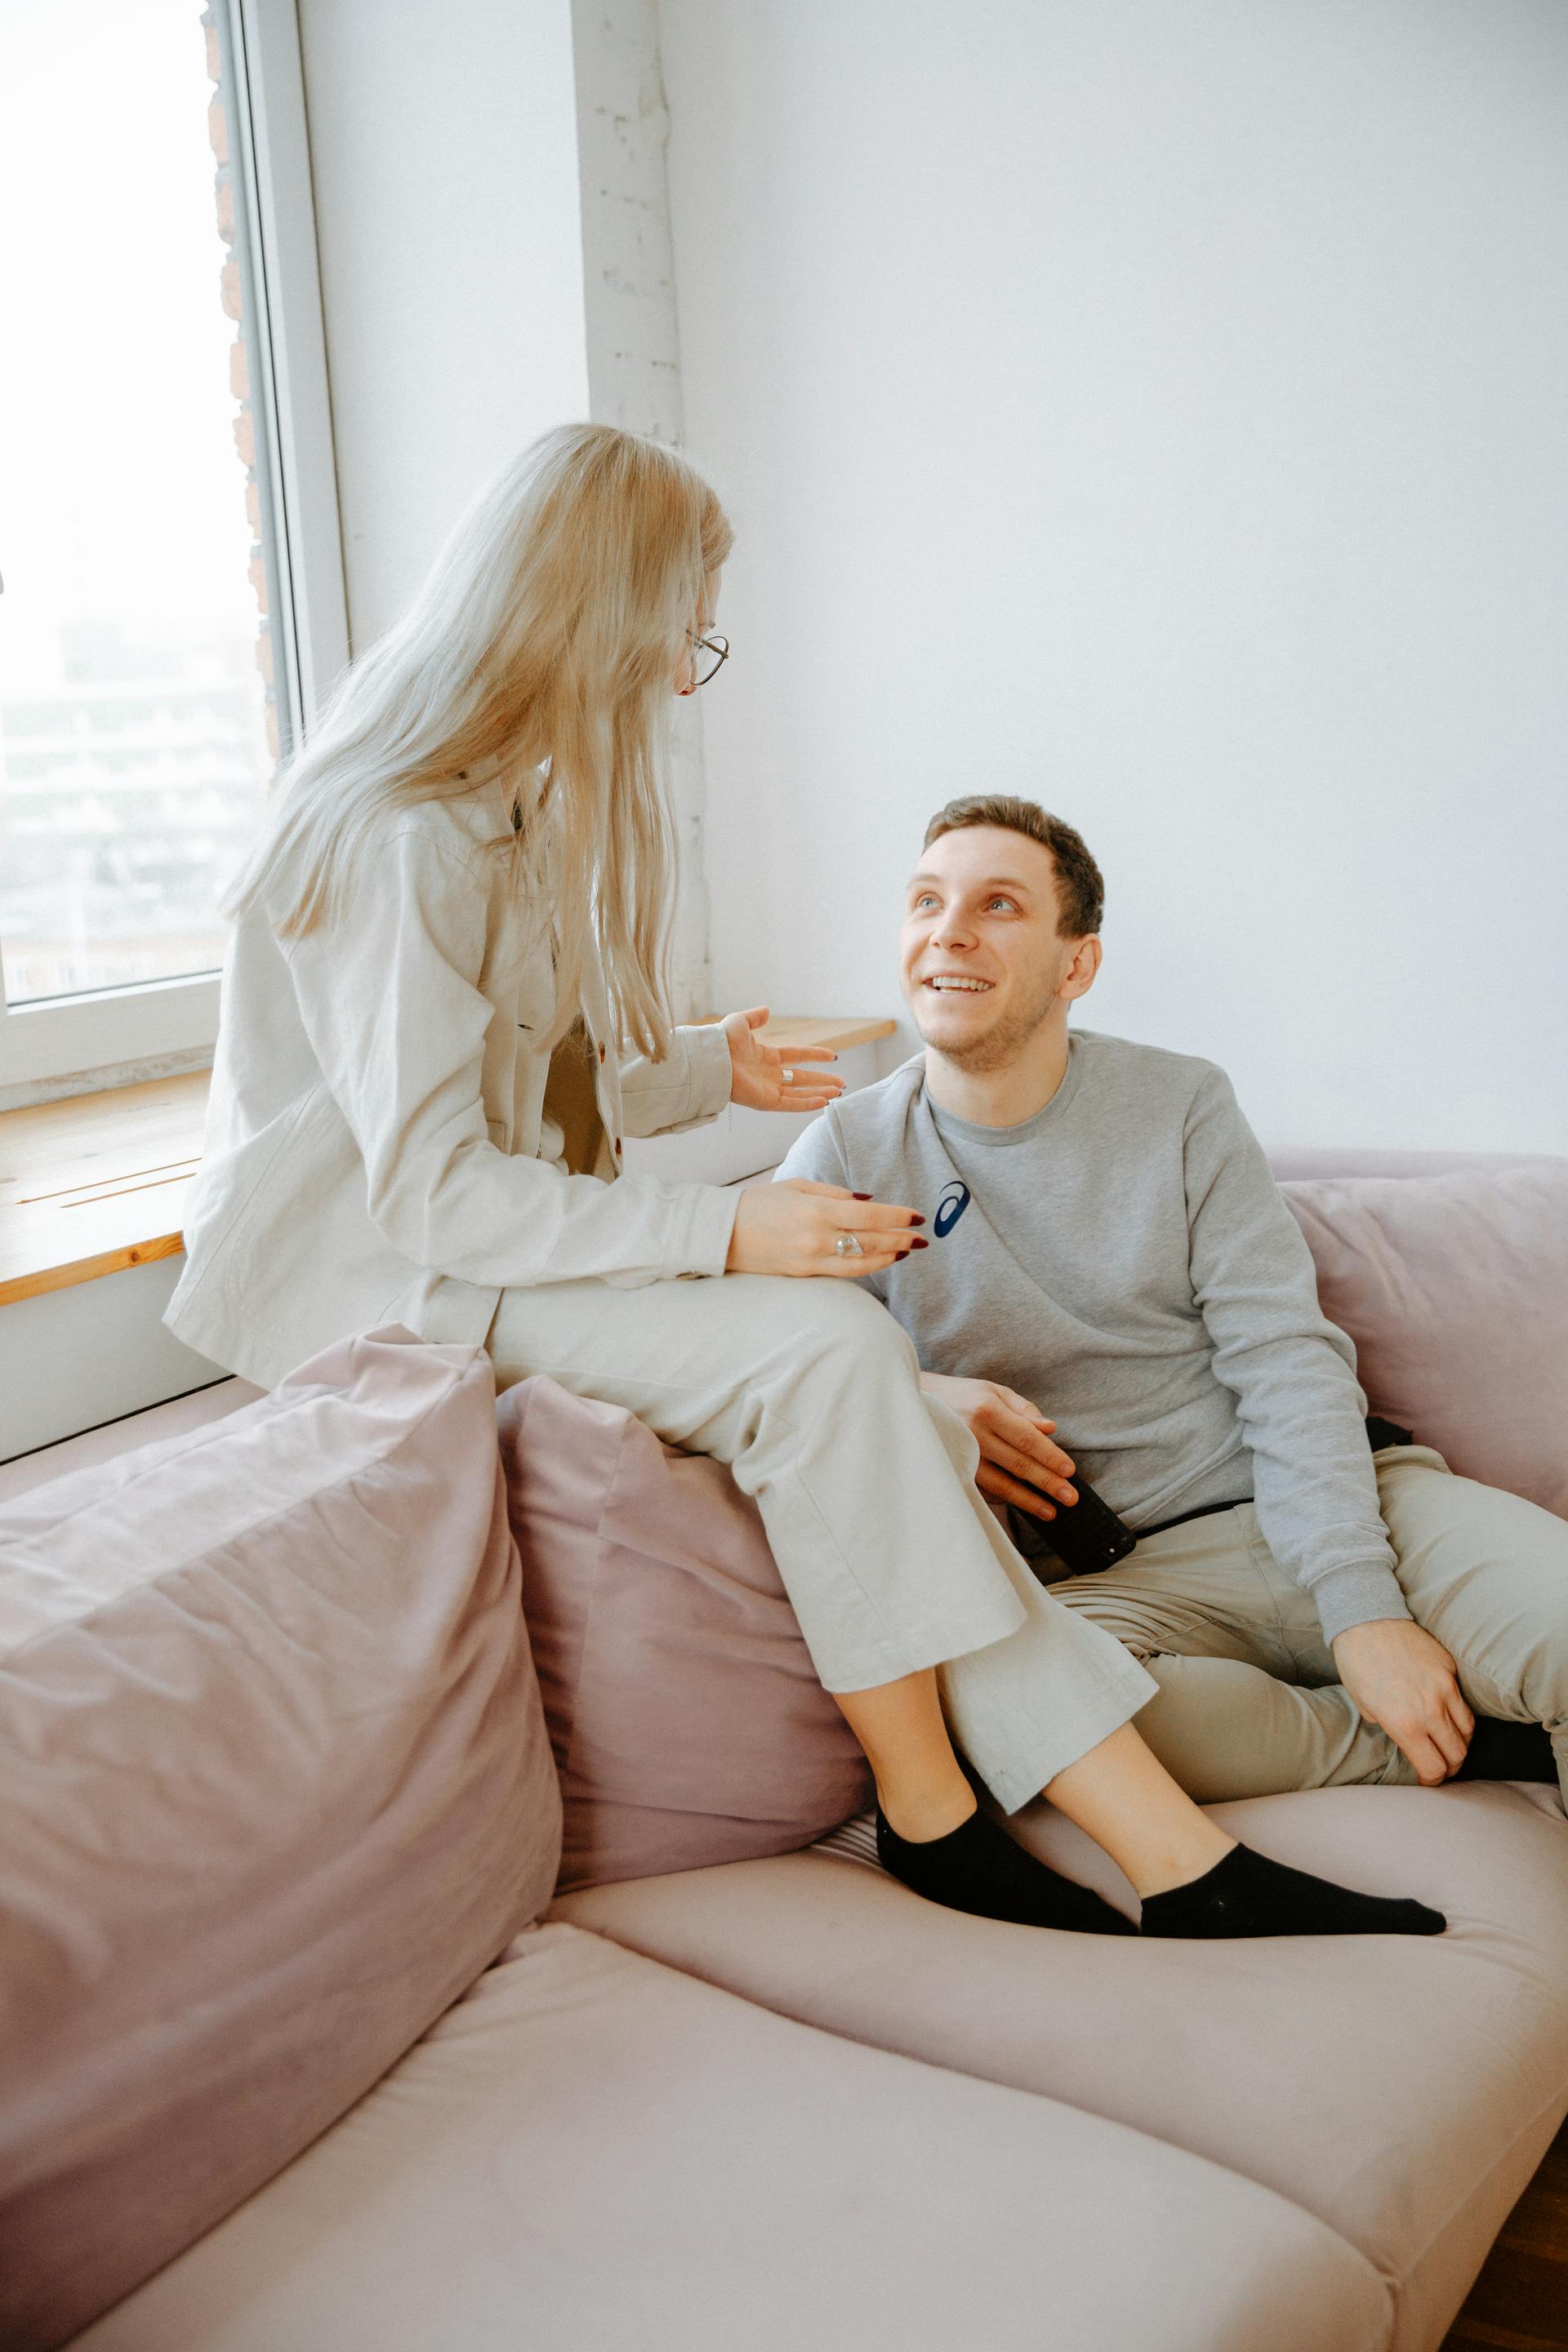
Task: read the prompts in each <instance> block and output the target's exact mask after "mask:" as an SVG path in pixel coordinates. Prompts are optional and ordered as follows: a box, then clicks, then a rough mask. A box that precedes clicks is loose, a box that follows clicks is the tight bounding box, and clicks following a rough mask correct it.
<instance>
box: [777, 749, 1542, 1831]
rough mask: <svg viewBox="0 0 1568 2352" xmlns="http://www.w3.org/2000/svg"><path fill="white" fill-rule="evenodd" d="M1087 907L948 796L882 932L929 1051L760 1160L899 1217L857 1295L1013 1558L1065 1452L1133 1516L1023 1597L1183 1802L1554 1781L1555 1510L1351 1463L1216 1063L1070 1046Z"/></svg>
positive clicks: (1037, 855) (1338, 1379)
mask: <svg viewBox="0 0 1568 2352" xmlns="http://www.w3.org/2000/svg"><path fill="white" fill-rule="evenodd" d="M1102 899H1103V887H1102V884H1101V879H1100V869H1099V867H1098V866H1096V864H1095V862H1094V859H1093V858H1092V857H1091V856H1090V855H1089V850H1088V848H1087V847H1086V845H1085V844H1084V842H1083V840H1082V839H1081V837H1080V836H1079V835H1078V834H1077V833H1076V832H1074V830H1073V828H1072V827H1071V826H1070V825H1068V824H1064V823H1063V822H1062V821H1061V820H1060V819H1059V818H1058V817H1054V816H1050V815H1047V813H1046V812H1045V811H1044V810H1043V809H1040V808H1038V807H1037V806H1036V805H1035V803H1033V802H1030V801H1024V800H1017V799H1014V798H1011V797H1008V796H1004V795H996V796H991V797H984V798H973V799H966V800H959V801H954V802H952V803H950V804H949V805H948V806H947V807H946V808H944V809H943V810H942V812H941V813H940V814H938V815H937V816H936V817H934V818H933V819H932V821H931V825H930V826H929V828H928V830H927V834H926V845H925V855H924V856H923V857H922V859H921V868H920V871H919V872H918V873H917V874H916V875H915V876H914V877H913V878H912V880H911V881H910V886H909V893H908V900H907V906H906V911H905V919H904V925H903V931H902V936H901V950H900V952H901V974H902V982H903V990H904V994H905V997H906V999H907V1001H908V1003H909V1006H910V1013H911V1014H912V1016H913V1019H914V1022H915V1025H916V1027H917V1028H918V1030H919V1031H920V1034H921V1037H922V1039H923V1040H924V1045H925V1050H924V1053H923V1055H920V1056H917V1058H916V1059H915V1060H913V1061H911V1062H909V1063H906V1064H905V1065H904V1066H903V1067H902V1068H901V1069H900V1070H897V1071H895V1072H894V1074H893V1076H891V1077H889V1078H886V1079H884V1080H883V1081H882V1082H881V1083H880V1085H879V1086H875V1087H867V1088H866V1089H864V1091H862V1092H859V1093H856V1094H851V1095H848V1096H846V1097H844V1099H843V1100H842V1101H840V1102H838V1103H836V1104H834V1105H833V1106H832V1107H831V1108H829V1109H828V1110H827V1112H826V1114H825V1115H824V1117H823V1118H820V1119H818V1120H817V1122H816V1125H815V1126H814V1127H812V1128H810V1129H808V1130H807V1131H806V1133H805V1135H803V1136H802V1137H801V1138H800V1139H799V1140H798V1141H797V1142H796V1144H795V1147H794V1149H793V1150H791V1152H790V1153H789V1156H788V1158H787V1159H786V1160H785V1161H784V1165H783V1167H782V1168H781V1169H780V1171H779V1176H780V1179H781V1180H784V1179H789V1178H803V1177H804V1178H811V1179H815V1180H816V1181H821V1182H826V1183H832V1184H843V1185H847V1186H848V1187H849V1188H850V1189H851V1190H852V1191H854V1192H862V1193H865V1192H869V1193H873V1194H874V1195H875V1196H876V1197H877V1198H878V1199H879V1200H881V1201H884V1202H897V1203H899V1204H901V1205H904V1206H907V1207H910V1208H914V1209H919V1210H921V1211H923V1212H924V1213H926V1215H927V1216H928V1218H929V1220H930V1223H929V1224H928V1226H927V1228H926V1230H927V1232H928V1233H929V1234H930V1236H931V1247H930V1248H929V1249H927V1250H925V1251H923V1252H921V1253H920V1254H919V1255H911V1256H910V1257H909V1258H907V1259H905V1260H903V1261H901V1262H900V1263H899V1264H897V1265H894V1266H892V1267H891V1268H890V1269H889V1271H888V1272H887V1273H885V1274H881V1275H878V1276H870V1277H868V1287H869V1288H871V1289H872V1290H874V1291H875V1292H876V1294H877V1296H878V1297H880V1298H881V1299H883V1301H884V1302H885V1303H886V1305H887V1306H888V1307H890V1309H891V1310H892V1312H893V1314H894V1315H895V1316H896V1317H897V1318H898V1319H899V1321H900V1323H901V1324H902V1325H903V1326H904V1328H905V1329H906V1330H907V1331H908V1332H909V1334H910V1339H912V1340H913V1342H914V1345H915V1347H916V1349H917V1351H918V1353H919V1356H920V1360H921V1366H922V1368H923V1371H924V1376H925V1381H926V1384H927V1386H928V1387H929V1388H931V1390H932V1391H935V1392H936V1393H938V1394H939V1395H940V1396H941V1397H942V1399H943V1400H944V1401H945V1402H947V1403H948V1404H949V1405H951V1406H952V1409H953V1410H954V1411H955V1412H958V1413H959V1414H960V1415H961V1416H962V1418H963V1420H964V1421H965V1422H967V1423H968V1424H969V1426H970V1428H971V1429H972V1431H973V1433H974V1435H975V1437H976V1438H977V1439H978V1441H979V1444H980V1450H981V1456H982V1460H981V1467H980V1472H979V1483H980V1485H981V1486H983V1487H984V1489H985V1491H986V1492H987V1493H989V1494H990V1495H992V1496H994V1497H997V1498H998V1499H999V1500H1000V1501H1002V1502H1004V1503H1005V1504H1006V1505H1008V1506H1009V1507H1010V1511H1011V1517H1012V1520H1013V1525H1014V1528H1015V1531H1016V1538H1017V1539H1018V1540H1019V1541H1020V1546H1021V1548H1022V1549H1025V1550H1026V1551H1027V1552H1028V1553H1030V1555H1031V1556H1032V1557H1034V1558H1035V1559H1036V1561H1037V1573H1041V1574H1044V1575H1046V1576H1047V1577H1049V1576H1050V1570H1051V1568H1052V1567H1053V1566H1057V1565H1058V1563H1056V1562H1054V1561H1053V1560H1049V1559H1041V1558H1040V1555H1041V1554H1042V1553H1044V1552H1046V1551H1047V1548H1048V1538H1049V1531H1050V1524H1051V1521H1052V1519H1053V1517H1054V1516H1055V1513H1056V1511H1057V1510H1058V1509H1070V1508H1071V1507H1072V1505H1073V1503H1074V1502H1075V1500H1076V1489H1075V1488H1074V1487H1073V1486H1072V1485H1071V1483H1070V1480H1071V1477H1072V1475H1073V1474H1074V1471H1075V1469H1076V1468H1079V1467H1080V1468H1081V1470H1082V1473H1083V1475H1084V1476H1085V1477H1086V1478H1087V1479H1088V1480H1089V1483H1090V1484H1091V1485H1092V1486H1094V1488H1095V1489H1096V1490H1097V1491H1098V1492H1099V1493H1100V1496H1102V1497H1103V1498H1104V1500H1105V1501H1106V1502H1108V1503H1109V1504H1110V1506H1111V1507H1112V1508H1113V1509H1114V1510H1116V1511H1118V1512H1119V1513H1120V1514H1121V1517H1123V1518H1124V1519H1125V1520H1126V1521H1127V1522H1128V1524H1129V1526H1130V1527H1131V1528H1132V1529H1133V1530H1134V1531H1135V1532H1137V1533H1138V1536H1139V1542H1138V1546H1137V1549H1136V1550H1135V1551H1133V1552H1132V1553H1131V1554H1130V1555H1129V1556H1128V1557H1127V1558H1126V1559H1123V1560H1122V1561H1121V1562H1120V1563H1119V1564H1118V1565H1117V1566H1116V1567H1114V1568H1112V1569H1110V1570H1107V1571H1106V1572H1104V1573H1101V1574H1092V1575H1086V1576H1083V1577H1080V1578H1076V1579H1075V1578H1070V1577H1068V1576H1067V1575H1066V1574H1065V1573H1061V1574H1058V1577H1057V1578H1056V1579H1055V1580H1052V1581H1051V1590H1052V1591H1054V1592H1055V1593H1056V1595H1057V1597H1058V1599H1059V1600H1060V1601H1064V1602H1065V1603H1066V1604H1067V1605H1068V1607H1069V1608H1073V1609H1081V1610H1083V1611H1085V1612H1087V1613H1088V1614H1089V1616H1091V1617H1092V1618H1094V1619H1095V1620H1096V1622H1099V1623H1100V1624H1101V1625H1103V1626H1105V1627H1107V1628H1108V1629H1109V1630H1110V1631H1111V1632H1113V1633H1116V1634H1117V1635H1118V1636H1119V1637H1120V1638H1121V1641H1122V1642H1123V1643H1126V1645H1127V1646H1128V1647H1129V1648H1130V1649H1131V1651H1132V1652H1133V1653H1134V1654H1136V1656H1137V1657H1138V1658H1140V1659H1141V1660H1142V1663H1143V1664H1145V1665H1146V1666H1147V1668H1148V1669H1149V1671H1150V1673H1151V1674H1152V1675H1153V1676H1154V1678H1155V1680H1156V1681H1157V1683H1158V1684H1159V1685H1160V1691H1159V1696H1157V1697H1156V1698H1154V1699H1152V1700H1151V1701H1150V1703H1149V1705H1148V1706H1146V1707H1145V1708H1144V1709H1143V1711H1142V1714H1141V1715H1140V1717H1139V1718H1138V1727H1139V1729H1140V1731H1141V1732H1142V1734H1143V1736H1144V1738H1146V1739H1147V1740H1148V1742H1149V1744H1150V1746H1151V1747H1152V1748H1153V1749H1154V1751H1155V1753H1156V1755H1158V1756H1159V1757H1160V1758H1161V1759H1162V1761H1163V1763H1164V1764H1165V1765H1166V1766H1167V1768H1168V1769H1170V1770H1171V1771H1172V1772H1173V1774H1174V1776H1175V1777H1176V1778H1177V1779H1178V1780H1180V1781H1181V1782H1182V1784H1183V1785H1184V1787H1185V1788H1186V1789H1187V1790H1189V1791H1190V1792H1191V1793H1192V1794H1193V1795H1194V1796H1196V1797H1199V1798H1201V1799H1203V1800H1205V1801H1213V1800H1215V1799H1218V1798H1222V1797H1237V1796H1257V1795H1264V1794H1268V1793H1271V1792H1273V1791H1275V1790H1282V1789H1298V1788H1314V1787H1320V1786H1323V1785H1326V1784H1328V1783H1331V1782H1342V1781H1355V1780H1377V1781H1412V1780H1420V1781H1423V1782H1425V1783H1427V1784H1435V1783H1436V1782H1438V1781H1441V1780H1446V1779H1448V1778H1451V1777H1453V1776H1455V1775H1456V1774H1458V1775H1459V1776H1461V1777H1467V1778H1525V1777H1529V1778H1535V1779H1542V1780H1550V1779H1552V1778H1553V1777H1556V1778H1559V1779H1560V1780H1562V1783H1563V1789H1564V1791H1565V1794H1568V1526H1565V1525H1564V1524H1563V1521H1561V1520H1559V1519H1557V1518H1555V1517H1553V1516H1552V1514H1551V1513H1550V1512H1547V1511H1543V1510H1541V1509H1539V1508H1538V1507H1536V1506H1535V1505H1533V1504H1531V1503H1527V1502H1524V1501H1522V1500H1521V1499H1520V1498H1519V1497H1518V1496H1512V1495H1508V1494H1503V1493H1500V1492H1499V1491H1497V1490H1495V1489H1493V1488H1490V1487H1486V1486H1478V1485H1476V1484H1475V1483H1474V1482H1473V1481H1471V1480H1469V1479H1465V1478H1458V1477H1456V1476H1454V1475H1451V1474H1450V1472H1449V1471H1448V1469H1447V1465H1446V1464H1445V1463H1444V1461H1443V1460H1442V1457H1441V1456H1440V1455H1439V1454H1435V1453H1433V1452H1432V1451H1431V1450H1430V1449H1429V1448H1427V1447H1426V1446H1422V1445H1412V1444H1393V1445H1385V1446H1382V1447H1381V1448H1380V1450H1379V1451H1377V1452H1376V1453H1375V1454H1374V1453H1373V1450H1372V1445H1371V1444H1369V1433H1368V1428H1367V1425H1366V1423H1364V1421H1363V1415H1364V1413H1365V1410H1366V1404H1365V1399H1364V1398H1363V1395H1362V1392H1361V1391H1360V1389H1359V1388H1358V1387H1357V1385H1356V1380H1355V1371H1354V1351H1353V1349H1352V1346H1351V1343H1350V1341H1349V1340H1348V1339H1346V1338H1345V1336H1344V1334H1343V1333H1342V1332H1341V1331H1339V1330H1337V1329H1336V1328H1334V1326H1333V1325H1332V1324H1331V1323H1328V1322H1327V1321H1325V1320H1324V1318H1323V1317H1322V1315H1321V1312H1320V1311H1319V1307H1318V1301H1317V1289H1316V1284H1315V1281H1314V1277H1313V1269H1312V1262H1311V1258H1310V1254H1309V1252H1308V1249H1307V1245H1306V1244H1305V1242H1304V1241H1303V1240H1302V1238H1301V1235H1300V1232H1299V1230H1298V1229H1297V1226H1296V1223H1295V1221H1294V1219H1293V1218H1292V1217H1291V1215H1290V1213H1289V1210H1288V1209H1287V1208H1286V1206H1285V1203H1284V1202H1283V1201H1282V1199H1281V1198H1280V1195H1279V1192H1278V1190H1277V1188H1276V1186H1275V1184H1274V1181H1273V1179H1272V1177H1271V1176H1270V1174H1269V1171H1268V1163H1267V1161H1266V1160H1265V1159H1264V1156H1263V1153H1262V1151H1261V1150H1260V1148H1259V1146H1258V1142H1257V1139H1255V1137H1254V1136H1253V1134H1252V1132H1251V1130H1250V1129H1249V1128H1248V1127H1247V1122H1246V1120H1245V1119H1244V1118H1243V1117H1242V1115H1241V1112H1240V1110H1239V1109H1238V1108H1237V1103H1236V1098H1235V1096H1234V1095H1233V1093H1232V1091H1231V1087H1230V1085H1229V1082H1228V1081H1227V1079H1226V1076H1225V1075H1224V1073H1223V1072H1222V1071H1220V1070H1218V1069H1217V1068H1215V1066H1214V1065H1213V1064H1212V1063H1210V1062H1205V1061H1201V1060H1198V1059H1196V1058H1194V1057H1193V1056H1191V1055H1183V1054H1171V1053H1165V1052H1163V1051H1161V1050H1159V1049H1157V1048H1155V1047H1152V1046H1147V1045H1134V1044H1131V1043H1130V1042H1129V1041H1127V1040H1125V1039H1122V1038H1119V1037H1111V1036H1104V1035H1099V1034H1094V1033H1093V1032H1090V1031H1073V1032H1071V1033H1070V1034H1069V1030H1068V1011H1069V1008H1070V1007H1071V1005H1073V1004H1074V1003H1077V1001H1078V1000H1079V998H1081V997H1083V996H1086V995H1087V994H1088V992H1089V989H1090V988H1091V987H1092V986H1093V984H1094V980H1095V976H1096V974H1097V973H1098V971H1099V970H1100V937H1099V933H1100V914H1101V907H1102ZM1047 1414H1056V1415H1058V1416H1059V1419H1060V1422H1061V1423H1062V1433H1063V1434H1064V1436H1066V1437H1067V1438H1068V1441H1069V1443H1070V1446H1071V1454H1070V1456H1069V1455H1068V1454H1066V1453H1064V1452H1063V1451H1062V1450H1061V1449H1060V1447H1058V1445H1057V1444H1055V1443H1054V1442H1053V1439H1054V1433H1055V1431H1056V1427H1057V1423H1056V1421H1055V1420H1053V1419H1049V1418H1047ZM1384 1433H1387V1434H1394V1435H1402V1434H1403V1433H1393V1432H1388V1431H1386V1426H1385V1431H1384ZM1378 1434H1379V1433H1378V1432H1377V1431H1376V1430H1375V1429H1374V1430H1373V1436H1376V1435H1378ZM1548 1734H1550V1738H1548Z"/></svg>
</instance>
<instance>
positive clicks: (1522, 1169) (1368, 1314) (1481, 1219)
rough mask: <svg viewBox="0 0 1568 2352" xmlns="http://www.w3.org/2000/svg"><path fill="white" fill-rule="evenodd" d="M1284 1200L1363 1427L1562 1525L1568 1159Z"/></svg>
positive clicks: (1329, 1184)
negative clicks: (1335, 1332) (1384, 1426)
mask: <svg viewBox="0 0 1568 2352" xmlns="http://www.w3.org/2000/svg"><path fill="white" fill-rule="evenodd" d="M1281 1190H1282V1191H1283V1192H1284V1195H1285V1198H1286V1200H1287V1201H1288V1202H1289V1204H1290V1207H1291V1209H1292V1210H1293V1212H1294V1213H1295V1216H1296V1221H1297V1223H1299V1224H1300V1228H1301V1230H1302V1232H1303V1233H1304V1234H1306V1237H1307V1244H1308V1246H1309V1248H1310V1250H1311V1253H1312V1256H1313V1259H1314V1261H1315V1263H1316V1265H1317V1269H1318V1297H1319V1298H1320V1300H1321V1303H1322V1308H1323V1312H1324V1314H1325V1315H1326V1316H1327V1317H1328V1318H1329V1319H1330V1321H1331V1322H1333V1323H1337V1324H1338V1325H1339V1326H1340V1328H1341V1329H1342V1330H1343V1331H1347V1332H1348V1333H1349V1334H1350V1336H1351V1338H1352V1339H1353V1340H1354V1341H1355V1348H1356V1358H1357V1362H1358V1366H1359V1370H1360V1375H1361V1382H1362V1386H1363V1388H1364V1389H1365V1391H1366V1392H1367V1400H1368V1402H1369V1404H1370V1406H1371V1409H1372V1410H1373V1412H1380V1413H1384V1414H1386V1416H1387V1417H1388V1419H1389V1420H1390V1421H1396V1422H1399V1423H1402V1424H1403V1426H1404V1427H1405V1428H1406V1429H1410V1430H1413V1431H1414V1432H1415V1436H1416V1437H1417V1438H1418V1439H1419V1440H1420V1441H1421V1442H1422V1443H1423V1444H1427V1445H1435V1446H1436V1448H1437V1450H1438V1452H1439V1453H1440V1454H1443V1455H1445V1457H1446V1458H1447V1462H1448V1465H1449V1466H1450V1468H1452V1469H1454V1470H1457V1471H1458V1472H1460V1473H1461V1475H1464V1476H1465V1477H1468V1478H1479V1479H1480V1480H1482V1481H1483V1482H1484V1483H1485V1484H1486V1485H1488V1486H1505V1487H1507V1488H1509V1489H1510V1492H1511V1493H1513V1494H1516V1495H1523V1496H1526V1497H1527V1498H1528V1500H1530V1501H1531V1502H1533V1503H1540V1504H1542V1505H1543V1506H1544V1507H1545V1508H1546V1509H1547V1510H1549V1511H1555V1512H1557V1513H1558V1514H1559V1516H1560V1517H1564V1518H1568V1160H1527V1161H1521V1162H1517V1163H1515V1164H1512V1165H1492V1166H1489V1167H1482V1168H1477V1169H1468V1168H1456V1169H1453V1170H1451V1171H1449V1172H1448V1173H1447V1174H1443V1175H1434V1176H1403V1177H1400V1176H1347V1177H1337V1178H1336V1177H1323V1178H1319V1179H1317V1180H1316V1181H1311V1182H1299V1183H1286V1184H1284V1185H1283V1186H1282V1187H1281Z"/></svg>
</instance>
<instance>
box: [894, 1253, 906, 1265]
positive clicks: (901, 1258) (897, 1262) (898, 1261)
mask: <svg viewBox="0 0 1568 2352" xmlns="http://www.w3.org/2000/svg"><path fill="white" fill-rule="evenodd" d="M908 1255H909V1252H908V1250H900V1252H899V1255H898V1256H897V1257H896V1258H895V1259H894V1260H893V1264H894V1265H902V1264H903V1262H904V1260H905V1259H906V1258H907V1257H908Z"/></svg>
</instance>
